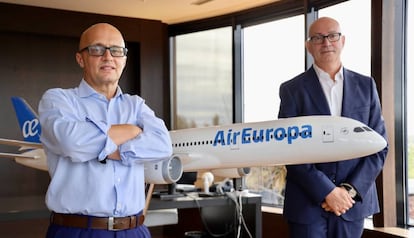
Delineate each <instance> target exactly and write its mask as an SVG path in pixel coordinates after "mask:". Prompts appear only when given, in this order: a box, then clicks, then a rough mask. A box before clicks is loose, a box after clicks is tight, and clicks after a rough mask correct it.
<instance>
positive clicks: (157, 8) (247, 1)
mask: <svg viewBox="0 0 414 238" xmlns="http://www.w3.org/2000/svg"><path fill="white" fill-rule="evenodd" d="M277 1H279V0H0V2H4V3H14V4H21V5H28V6H38V7H47V8H55V9H62V10H71V11H79V12H88V13H98V14H104V15H115V16H123V17H133V18H142V19H152V20H160V21H162V22H164V23H167V24H175V23H181V22H186V21H191V20H197V19H203V18H207V17H214V16H219V15H223V14H227V13H232V12H237V11H241V10H245V9H249V8H253V7H258V6H262V5H266V4H269V3H272V2H277Z"/></svg>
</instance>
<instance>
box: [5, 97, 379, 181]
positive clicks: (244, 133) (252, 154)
mask: <svg viewBox="0 0 414 238" xmlns="http://www.w3.org/2000/svg"><path fill="white" fill-rule="evenodd" d="M12 102H13V106H14V108H15V110H16V115H17V117H18V121H19V125H20V128H21V130H22V134H23V137H24V141H19V140H9V139H0V144H7V145H12V146H20V147H21V151H22V153H21V154H11V153H0V157H6V158H13V159H15V160H16V162H17V163H20V164H23V165H25V166H28V167H32V168H35V169H40V170H47V163H46V156H45V153H44V151H43V147H42V144H41V143H40V140H39V137H40V133H41V128H40V124H39V120H38V118H37V115H36V113H35V112H34V110H33V109H32V108H31V107H30V105H29V104H28V103H27V102H26V101H25V100H24V99H22V98H18V97H13V98H12ZM170 135H171V140H172V143H173V145H172V146H173V155H172V156H171V158H170V159H169V160H166V161H160V162H157V163H154V162H152V163H148V164H146V165H145V169H146V170H145V179H146V181H147V182H148V183H156V184H163V183H164V184H165V183H173V182H176V181H178V180H179V178H180V177H181V174H182V172H183V171H185V172H190V171H198V170H209V171H211V172H212V173H213V174H214V175H217V176H221V177H234V176H237V175H239V176H240V175H244V174H246V173H248V171H249V169H246V168H249V167H258V166H273V165H287V164H305V163H323V162H333V161H341V160H348V159H352V158H357V157H363V156H367V155H370V154H373V153H376V152H378V151H380V150H382V149H383V148H384V147H385V146H386V144H387V143H386V141H385V139H384V138H383V137H382V136H381V135H379V134H378V133H377V132H375V131H374V130H372V129H371V128H369V127H367V126H366V125H364V124H363V123H361V122H359V121H356V120H353V119H350V118H345V117H333V116H305V117H295V118H288V119H280V120H273V121H264V122H253V123H238V124H231V125H225V126H212V127H205V128H192V129H182V130H174V131H170Z"/></svg>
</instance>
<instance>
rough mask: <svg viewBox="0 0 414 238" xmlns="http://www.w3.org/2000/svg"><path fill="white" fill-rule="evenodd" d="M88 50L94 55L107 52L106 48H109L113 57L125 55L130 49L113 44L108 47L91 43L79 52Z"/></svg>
mask: <svg viewBox="0 0 414 238" xmlns="http://www.w3.org/2000/svg"><path fill="white" fill-rule="evenodd" d="M85 50H88V54H89V55H92V56H102V55H104V54H105V52H106V50H109V52H110V53H111V55H112V56H113V57H123V56H126V55H127V53H128V49H127V48H125V47H121V46H111V47H106V46H103V45H90V46H86V47H85V48H83V49H81V50H80V51H79V52H82V51H85Z"/></svg>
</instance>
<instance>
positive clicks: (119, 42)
mask: <svg viewBox="0 0 414 238" xmlns="http://www.w3.org/2000/svg"><path fill="white" fill-rule="evenodd" d="M126 55H127V48H125V42H124V39H123V37H122V34H121V33H120V32H119V30H118V29H116V28H115V27H114V26H112V25H110V24H106V23H98V24H95V25H93V26H91V27H89V28H88V29H87V30H85V31H84V32H83V34H82V35H81V38H80V42H79V51H78V52H77V53H76V60H77V62H78V64H79V66H80V67H81V68H82V69H83V79H82V80H81V82H80V85H79V86H78V87H77V88H72V89H60V88H55V89H50V90H48V91H46V92H45V94H44V95H43V97H42V99H41V101H40V103H39V117H40V122H41V125H42V135H41V141H42V143H43V144H44V147H45V151H46V155H47V160H48V167H49V173H50V175H51V182H50V185H49V188H48V191H47V194H46V204H47V206H48V208H49V209H50V210H51V211H52V215H51V224H50V226H49V229H48V233H47V237H48V238H52V237H59V238H62V237H63V238H64V237H70V238H75V237H118V238H119V237H128V238H129V237H150V234H149V231H148V229H147V228H146V227H145V226H144V225H142V223H143V216H142V211H143V209H144V206H145V192H144V191H145V185H144V163H145V162H150V161H158V160H161V159H167V158H169V157H170V155H171V153H172V147H171V139H170V137H169V132H168V130H167V128H166V126H165V124H164V122H163V121H162V120H161V119H159V118H157V117H156V116H155V114H154V112H153V111H152V110H151V109H150V108H149V107H148V106H147V105H146V104H145V102H144V100H143V99H142V98H140V97H139V96H137V95H129V94H124V93H122V91H121V88H120V87H119V86H118V81H119V79H120V77H121V74H122V71H123V69H124V67H125V64H126V58H127V57H126Z"/></svg>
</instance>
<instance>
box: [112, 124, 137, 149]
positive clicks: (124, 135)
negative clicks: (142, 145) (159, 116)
mask: <svg viewBox="0 0 414 238" xmlns="http://www.w3.org/2000/svg"><path fill="white" fill-rule="evenodd" d="M141 132H142V129H141V128H140V127H138V126H135V125H132V124H118V125H112V126H111V128H109V131H108V135H109V137H110V138H111V139H112V140H113V141H114V143H115V144H117V145H122V144H123V143H125V142H127V141H129V140H131V139H134V138H135V137H137V136H138V135H139V134H141Z"/></svg>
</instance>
